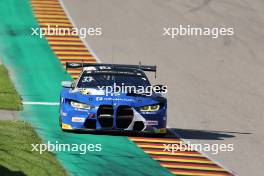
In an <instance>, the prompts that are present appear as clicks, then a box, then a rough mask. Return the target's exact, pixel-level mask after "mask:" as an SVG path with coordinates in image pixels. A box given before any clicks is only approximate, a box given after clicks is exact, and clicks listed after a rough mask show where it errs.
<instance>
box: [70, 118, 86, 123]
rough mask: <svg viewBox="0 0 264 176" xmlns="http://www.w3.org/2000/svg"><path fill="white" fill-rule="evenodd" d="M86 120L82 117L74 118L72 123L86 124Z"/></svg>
mask: <svg viewBox="0 0 264 176" xmlns="http://www.w3.org/2000/svg"><path fill="white" fill-rule="evenodd" d="M84 121H85V118H82V117H72V122H84Z"/></svg>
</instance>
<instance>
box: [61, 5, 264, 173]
mask: <svg viewBox="0 0 264 176" xmlns="http://www.w3.org/2000/svg"><path fill="white" fill-rule="evenodd" d="M63 3H64V5H65V7H66V8H67V10H68V13H69V14H70V16H71V17H72V19H73V21H74V23H75V25H76V26H77V27H79V28H81V27H102V29H103V35H102V36H88V37H87V38H86V39H85V41H86V42H87V43H88V44H89V45H90V47H91V48H92V49H93V51H94V52H95V53H96V55H97V56H98V58H99V59H100V60H101V61H102V62H109V63H111V62H113V61H114V63H131V64H132V63H133V64H135V63H138V62H139V61H142V63H144V64H157V65H158V70H159V71H158V77H157V80H154V83H163V84H165V85H168V88H169V93H168V95H167V97H168V100H169V112H168V118H169V119H168V125H169V127H170V128H172V129H173V130H175V131H176V132H177V133H178V134H180V135H181V136H182V137H183V138H184V139H186V140H190V141H192V142H193V143H202V144H207V143H209V144H215V143H217V144H221V143H224V144H229V143H233V144H234V151H233V152H219V153H218V154H215V155H214V154H211V153H207V154H208V155H209V156H210V158H213V159H214V160H216V161H218V162H220V163H221V164H223V165H224V166H226V167H227V168H229V169H231V170H232V171H235V172H236V173H237V174H238V175H254V176H258V175H262V169H263V162H264V152H263V147H262V146H263V144H264V132H263V126H264V120H263V116H264V90H263V86H264V81H263V75H264V69H263V67H264V60H263V56H264V45H263V41H264V31H263V27H264V13H263V8H264V2H263V1H261V0H244V1H239V0H233V1H229V0H223V1H213V0H203V1H202V0H188V1H180V0H175V1H172V0H165V1H158V0H144V1H142V0H126V1H122V0H108V1H106V0H96V1H95V0H77V1H71V0H63ZM180 24H182V25H188V24H190V25H196V26H202V27H214V26H225V27H233V28H234V29H235V35H234V36H231V37H219V38H218V39H212V38H210V37H195V36H192V37H188V36H183V37H177V38H174V39H169V38H166V37H164V36H163V35H162V34H163V27H174V26H177V25H180Z"/></svg>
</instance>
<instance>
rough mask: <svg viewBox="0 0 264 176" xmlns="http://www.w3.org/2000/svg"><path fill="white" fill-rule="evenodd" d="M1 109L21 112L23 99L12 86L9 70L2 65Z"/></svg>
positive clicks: (0, 82)
mask: <svg viewBox="0 0 264 176" xmlns="http://www.w3.org/2000/svg"><path fill="white" fill-rule="evenodd" d="M0 109H6V110H21V109H22V104H21V98H20V96H19V95H18V93H17V91H16V89H15V87H14V85H13V84H12V82H11V80H10V78H9V76H8V71H7V69H6V68H5V67H4V66H3V65H0Z"/></svg>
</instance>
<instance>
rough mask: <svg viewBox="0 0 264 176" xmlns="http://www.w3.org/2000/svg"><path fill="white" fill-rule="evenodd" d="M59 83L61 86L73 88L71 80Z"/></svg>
mask: <svg viewBox="0 0 264 176" xmlns="http://www.w3.org/2000/svg"><path fill="white" fill-rule="evenodd" d="M61 85H62V87H65V88H74V87H75V83H74V82H72V81H62V82H61Z"/></svg>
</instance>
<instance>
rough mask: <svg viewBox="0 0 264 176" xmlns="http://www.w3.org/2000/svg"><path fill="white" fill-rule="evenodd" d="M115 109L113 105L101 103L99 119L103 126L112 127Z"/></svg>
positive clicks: (98, 112)
mask: <svg viewBox="0 0 264 176" xmlns="http://www.w3.org/2000/svg"><path fill="white" fill-rule="evenodd" d="M113 116H114V109H113V106H111V105H101V106H100V107H99V108H98V111H97V117H98V121H99V123H100V125H101V127H102V128H112V127H113V122H114V117H113Z"/></svg>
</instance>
